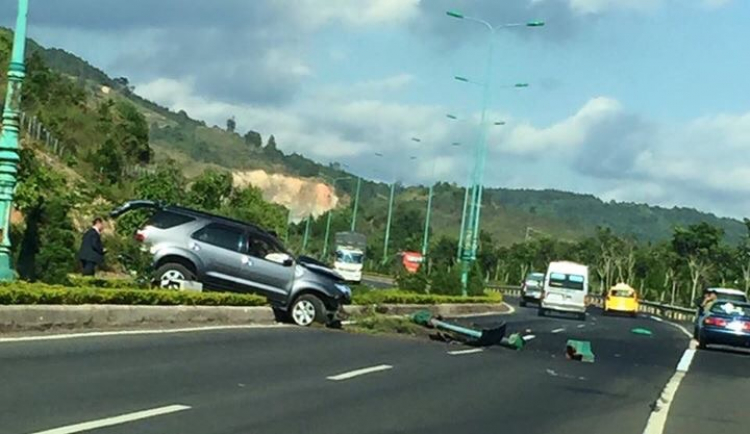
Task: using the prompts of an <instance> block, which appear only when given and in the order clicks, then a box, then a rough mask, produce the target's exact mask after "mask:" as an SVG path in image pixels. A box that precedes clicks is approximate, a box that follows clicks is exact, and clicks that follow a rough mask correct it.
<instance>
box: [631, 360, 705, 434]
mask: <svg viewBox="0 0 750 434" xmlns="http://www.w3.org/2000/svg"><path fill="white" fill-rule="evenodd" d="M694 356H695V350H694V349H692V348H688V349H686V350H685V352H684V353H683V354H682V358H680V362H679V363H678V364H677V368H676V369H675V373H674V375H673V376H672V378H670V379H669V382H668V383H667V385H666V386H665V387H664V390H663V391H662V392H661V395H660V396H659V399H658V400H657V401H656V403H655V405H654V408H653V410H651V415H650V416H649V418H648V423H647V424H646V428H645V429H644V430H643V434H663V433H664V428H665V427H666V425H667V417H668V416H669V409H670V408H671V407H672V403H673V402H674V398H675V396H676V395H677V389H679V388H680V383H682V379H683V378H685V375H687V372H688V370H689V369H690V364H691V363H692V361H693V357H694Z"/></svg>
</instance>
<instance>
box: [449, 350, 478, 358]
mask: <svg viewBox="0 0 750 434" xmlns="http://www.w3.org/2000/svg"><path fill="white" fill-rule="evenodd" d="M482 351H484V350H483V349H481V348H472V349H470V350H458V351H448V354H450V355H451V356H463V355H465V354H476V353H481V352H482Z"/></svg>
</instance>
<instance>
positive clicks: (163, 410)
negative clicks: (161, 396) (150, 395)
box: [33, 405, 190, 434]
mask: <svg viewBox="0 0 750 434" xmlns="http://www.w3.org/2000/svg"><path fill="white" fill-rule="evenodd" d="M189 409H190V407H189V406H187V405H168V406H166V407H159V408H153V409H151V410H143V411H137V412H135V413H128V414H123V415H121V416H114V417H108V418H106V419H99V420H93V421H91V422H84V423H79V424H75V425H68V426H64V427H60V428H53V429H50V430H47V431H39V432H36V433H33V434H73V433H79V432H84V431H91V430H95V429H99V428H104V427H108V426H113V425H121V424H124V423H128V422H134V421H136V420H141V419H147V418H149V417H156V416H163V415H165V414H170V413H176V412H178V411H185V410H189Z"/></svg>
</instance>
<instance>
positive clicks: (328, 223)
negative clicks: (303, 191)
mask: <svg viewBox="0 0 750 434" xmlns="http://www.w3.org/2000/svg"><path fill="white" fill-rule="evenodd" d="M326 179H328V180H329V181H331V189H332V190H333V192H332V193H335V192H336V183H337V182H338V181H343V180H345V179H352V177H351V176H343V177H341V178H336V179H332V178H326ZM332 215H333V208H331V209H330V210H328V219H327V221H326V235H325V240H324V241H323V260H325V258H326V256H327V255H328V239H329V238H330V237H331V216H332Z"/></svg>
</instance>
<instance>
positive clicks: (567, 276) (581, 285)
mask: <svg viewBox="0 0 750 434" xmlns="http://www.w3.org/2000/svg"><path fill="white" fill-rule="evenodd" d="M588 293H589V268H588V267H587V266H585V265H581V264H576V263H575V262H565V261H562V262H550V264H549V268H547V275H546V276H545V277H544V293H543V294H542V297H543V298H542V302H541V304H540V305H539V315H540V316H544V315H545V314H546V313H547V312H548V311H557V312H573V313H576V314H578V316H579V318H581V319H582V320H584V321H585V320H586V297H587V296H588Z"/></svg>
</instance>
